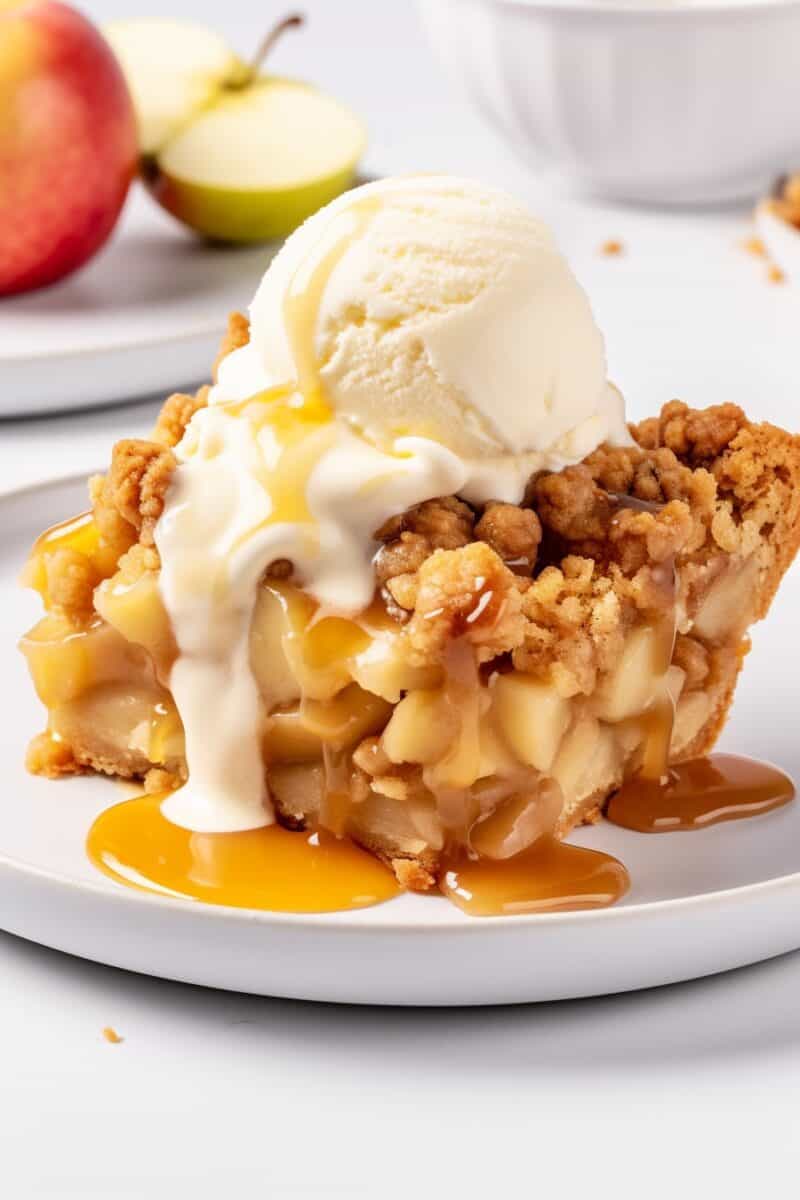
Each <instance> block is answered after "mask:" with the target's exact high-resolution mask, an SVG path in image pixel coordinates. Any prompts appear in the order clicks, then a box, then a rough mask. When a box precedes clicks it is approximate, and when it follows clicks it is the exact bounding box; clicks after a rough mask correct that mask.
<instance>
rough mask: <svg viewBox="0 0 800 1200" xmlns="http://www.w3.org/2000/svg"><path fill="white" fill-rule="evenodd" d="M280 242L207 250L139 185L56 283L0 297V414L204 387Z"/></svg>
mask: <svg viewBox="0 0 800 1200" xmlns="http://www.w3.org/2000/svg"><path fill="white" fill-rule="evenodd" d="M276 248H277V244H276V245H273V246H249V247H240V248H239V247H234V248H232V247H229V246H228V247H221V246H211V245H209V244H207V243H204V242H202V241H200V240H199V239H198V238H196V237H194V235H192V234H191V233H189V232H188V231H187V230H186V229H184V228H183V227H182V226H181V225H179V224H178V223H177V222H176V221H173V220H172V219H171V218H170V217H168V216H167V215H166V214H165V213H164V212H162V211H161V209H159V208H158V206H157V205H156V204H155V202H154V201H152V200H150V199H149V197H148V196H146V195H145V194H144V192H143V191H142V190H141V188H140V187H139V186H138V185H136V186H135V187H134V189H133V191H132V193H131V196H130V198H129V200H128V204H127V206H126V210H125V213H124V215H123V217H122V220H121V222H120V225H119V227H118V228H117V230H116V231H115V233H114V235H113V237H112V239H111V241H110V242H109V244H108V245H107V246H106V247H105V248H104V249H103V250H102V251H101V252H100V254H98V256H97V257H96V258H95V259H93V260H92V261H91V262H90V263H89V264H88V266H87V267H85V268H84V269H83V270H82V271H78V272H77V273H76V274H75V275H71V276H70V277H69V278H68V279H65V280H63V281H62V282H61V283H57V284H55V285H54V286H53V287H50V288H44V289H42V290H41V291H37V292H30V293H29V294H27V295H23V296H12V297H8V298H6V299H2V300H0V384H1V385H2V386H0V417H11V416H28V415H30V414H33V413H42V412H53V411H56V410H62V409H74V408H88V407H94V406H96V405H100V404H109V403H112V402H114V401H120V400H130V399H134V398H138V397H142V396H147V395H151V394H154V393H159V394H161V395H166V394H167V393H169V392H171V391H175V390H177V389H181V388H186V387H189V386H191V385H192V384H195V385H196V384H198V383H200V382H202V381H203V380H205V379H207V378H208V372H209V367H210V365H211V363H212V361H213V359H214V355H215V354H216V352H217V347H218V345H219V340H220V337H221V335H222V333H223V331H224V328H225V321H226V316H227V313H228V312H229V311H230V310H231V309H233V308H242V307H243V306H244V305H246V304H248V303H249V301H250V298H251V296H252V294H253V292H254V291H255V289H256V286H257V285H258V282H259V280H260V279H261V276H262V275H263V273H264V271H265V269H266V267H267V264H268V263H269V261H270V259H271V258H272V257H273V255H274V254H275V251H276Z"/></svg>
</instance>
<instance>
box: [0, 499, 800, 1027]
mask: <svg viewBox="0 0 800 1200" xmlns="http://www.w3.org/2000/svg"><path fill="white" fill-rule="evenodd" d="M85 501H86V492H85V486H84V484H83V483H82V482H81V481H76V480H67V481H64V482H58V483H52V484H47V485H45V486H41V487H36V488H31V489H27V490H25V491H21V492H17V493H13V494H10V495H7V496H5V497H2V498H0V527H2V529H3V531H4V537H3V542H2V544H1V545H0V709H1V710H2V712H3V721H2V722H0V761H2V762H3V764H4V771H5V778H4V787H3V802H2V804H1V805H0V926H2V927H3V928H4V929H6V930H8V931H9V932H10V933H15V934H18V935H20V936H22V937H25V938H29V939H31V940H32V941H36V942H40V943H41V944H42V945H45V946H52V947H55V948H56V949H59V950H65V951H68V952H69V953H71V954H77V955H80V956H82V957H84V958H89V959H94V960H96V961H98V962H103V963H108V964H110V965H112V966H118V967H125V968H127V969H129V970H133V971H139V972H142V973H144V974H148V975H158V976H163V977H165V978H169V979H178V980H183V981H185V982H188V983H197V984H204V985H207V986H210V987H219V988H227V989H231V990H235V991H244V992H254V993H259V994H263V995H270V996H287V997H297V998H301V999H310V1000H329V1001H345V1002H351V1003H360V1004H407V1005H465V1004H502V1003H514V1002H522V1001H529V1000H554V999H562V998H568V997H576V996H590V995H599V994H603V993H608V992H619V991H627V990H631V989H634V988H643V987H650V986H653V985H656V984H664V983H673V982H676V981H678V980H682V979H690V978H694V977H697V976H700V975H708V974H713V973H715V972H718V971H725V970H727V969H729V968H731V967H738V966H743V965H744V964H746V963H752V962H756V961H759V960H760V959H764V958H769V957H772V956H773V955H776V954H781V953H783V952H785V951H787V950H793V949H796V948H798V947H800V920H798V913H800V804H798V803H794V804H791V805H789V806H788V807H787V808H785V809H782V810H779V811H778V812H775V813H772V814H770V815H768V816H765V817H761V818H757V819H754V820H750V821H741V822H731V823H729V824H725V825H719V826H716V827H715V828H712V829H708V830H704V831H703V832H701V833H684V834H669V835H660V836H646V835H640V834H635V833H632V832H630V831H627V830H623V829H618V828H615V827H614V826H612V825H604V824H602V825H599V826H596V827H594V828H592V829H586V830H582V831H580V832H579V833H578V834H576V835H575V837H574V840H575V841H576V842H580V843H581V844H583V845H591V846H596V847H598V848H600V849H604V850H608V851H609V852H611V853H612V854H615V855H617V856H618V857H619V858H621V859H622V860H623V861H624V862H625V863H626V865H627V867H628V869H629V871H630V874H631V878H632V881H633V886H632V889H631V892H630V894H629V895H628V896H627V897H626V898H625V900H624V901H623V902H622V903H621V904H620V905H619V906H618V907H617V908H613V909H605V910H602V911H597V912H579V913H562V914H555V915H548V916H527V917H525V916H522V917H503V918H496V919H470V918H468V917H466V916H465V915H464V914H463V913H461V912H459V911H458V910H457V909H455V908H453V907H452V906H451V905H449V904H448V903H447V902H446V901H444V900H443V899H441V898H439V897H422V896H410V895H407V896H403V897H401V898H400V899H398V900H394V901H391V902H390V903H388V904H384V905H381V906H378V907H375V908H370V909H362V910H360V911H357V912H354V913H341V914H331V915H328V914H326V915H320V916H305V915H302V916H293V915H284V914H280V913H264V912H249V911H245V910H241V909H225V908H214V907H209V906H204V905H202V904H198V903H194V902H190V901H181V900H171V899H162V898H160V897H155V896H149V895H146V894H144V893H141V892H135V891H131V890H128V889H126V888H123V887H119V886H116V885H114V884H113V883H112V882H110V881H109V880H107V879H105V878H104V877H103V876H101V875H99V874H98V873H97V872H96V871H95V870H94V868H93V867H92V865H91V864H90V862H89V861H88V859H87V857H86V854H85V852H84V840H85V837H86V832H87V830H88V828H89V825H90V824H91V822H92V820H93V819H94V817H95V816H96V815H97V813H98V812H100V811H101V810H102V809H103V808H105V807H107V806H108V805H109V804H113V803H116V802H118V801H119V799H120V798H121V794H122V793H121V791H120V788H119V786H118V785H115V784H113V783H111V782H109V781H107V780H102V779H74V780H70V781H65V782H61V783H51V782H49V781H47V780H43V779H35V778H32V777H31V776H29V775H27V774H26V772H25V770H24V767H23V755H24V750H25V743H26V742H27V740H28V738H29V737H30V736H31V734H33V733H35V732H36V731H37V730H38V729H40V728H41V726H42V724H43V714H42V712H41V709H40V706H39V704H38V702H37V701H36V698H35V696H34V695H33V691H32V688H31V686H30V683H29V680H28V678H27V673H26V670H25V667H24V664H23V661H22V658H21V655H20V654H19V653H18V652H17V650H16V648H15V640H16V638H17V637H18V636H19V634H20V633H21V632H22V631H23V630H24V629H25V628H26V627H27V626H28V625H29V624H30V623H31V622H32V621H33V620H35V618H36V615H37V611H38V603H37V598H36V597H35V596H33V595H32V594H30V593H25V592H23V591H21V590H20V589H19V587H18V585H17V582H16V580H17V575H18V572H19V569H20V567H21V565H22V562H23V560H24V557H25V554H26V552H27V549H28V547H29V545H30V543H31V541H32V540H33V538H34V536H35V535H36V534H37V533H38V532H40V531H41V530H42V529H43V528H44V527H45V526H47V525H50V524H52V523H53V522H55V521H57V520H59V519H61V518H63V517H64V516H67V515H69V514H70V513H73V512H78V511H79V510H81V509H82V508H84V507H85ZM798 605H800V571H798V570H797V569H796V568H795V570H794V571H793V572H792V574H791V575H790V577H789V578H788V579H787V580H786V582H785V585H784V588H783V590H782V592H781V593H780V595H779V598H778V601H777V602H776V604H775V606H774V609H773V612H772V614H771V615H770V618H769V620H768V622H767V623H766V624H764V625H763V626H761V627H758V628H757V629H756V631H755V637H754V649H753V653H752V654H751V655H750V656H749V657H748V660H747V665H746V668H745V671H744V675H743V680H742V684H741V686H740V689H739V694H738V696H737V701H736V706H735V711H734V714H733V717H732V719H731V721H730V723H729V725H728V727H727V729H726V732H725V736H724V738H723V745H724V746H726V747H727V748H728V749H732V750H736V751H738V752H740V753H748V754H753V755H756V756H759V757H762V758H766V759H769V760H771V761H773V762H776V763H778V764H779V765H780V766H782V767H783V768H785V769H786V770H788V771H789V772H791V773H792V774H793V776H794V778H795V779H800V741H798V739H797V736H796V732H795V730H794V723H793V722H790V721H788V720H787V719H786V717H785V714H787V713H791V712H793V711H794V709H795V707H796V697H797V692H796V688H797V683H796V678H795V673H794V672H793V670H792V669H791V665H792V664H794V663H796V662H797V660H798V648H799V646H798V633H797V623H796V619H795V614H796V612H797V609H798Z"/></svg>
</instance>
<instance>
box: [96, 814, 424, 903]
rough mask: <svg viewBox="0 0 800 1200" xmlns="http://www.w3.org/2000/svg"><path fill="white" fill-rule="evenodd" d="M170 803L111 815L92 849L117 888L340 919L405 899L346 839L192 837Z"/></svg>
mask: <svg viewBox="0 0 800 1200" xmlns="http://www.w3.org/2000/svg"><path fill="white" fill-rule="evenodd" d="M163 800H164V796H163V795H152V796H138V797H137V798H136V799H134V800H126V801H125V802H124V803H122V804H116V805H114V807H113V808H109V809H106V811H105V812H103V813H101V814H100V816H99V817H98V818H97V820H96V821H95V823H94V824H93V825H92V828H91V829H90V830H89V836H88V838H87V842H86V848H87V852H88V855H89V858H90V859H91V861H92V862H93V863H94V865H95V866H96V867H98V868H99V869H100V870H101V871H102V872H103V873H104V874H105V875H108V876H110V877H111V878H112V879H114V880H115V881H116V882H117V883H124V884H127V886H128V887H135V888H139V889H141V890H143V891H148V892H157V893H159V894H160V895H163V896H178V897H182V898H184V899H190V900H202V901H204V902H205V903H206V904H224V905H228V906H231V907H233V908H256V909H265V910H267V911H269V912H294V913H311V912H341V911H344V910H346V909H352V908H366V907H368V906H369V905H371V904H380V903H381V902H382V901H384V900H390V899H391V898H392V897H393V896H397V895H399V894H400V891H401V888H400V886H399V885H398V883H397V882H396V880H395V878H394V876H393V875H392V873H391V871H389V870H388V868H387V867H384V866H383V864H382V863H380V862H378V860H377V859H376V858H373V856H372V855H371V854H368V853H367V852H366V850H361V849H359V848H358V846H355V845H354V844H353V843H352V842H351V841H348V840H347V839H346V838H336V837H333V835H331V834H327V833H325V832H317V833H308V832H306V833H292V832H290V831H289V830H288V829H284V828H283V827H282V826H280V825H268V826H266V827H265V828H261V829H253V830H248V831H247V832H246V833H192V832H191V831H190V830H188V829H182V828H181V827H180V826H178V825H173V824H172V822H171V821H168V820H167V818H166V817H165V816H164V815H163V813H162V812H161V804H162V801H163Z"/></svg>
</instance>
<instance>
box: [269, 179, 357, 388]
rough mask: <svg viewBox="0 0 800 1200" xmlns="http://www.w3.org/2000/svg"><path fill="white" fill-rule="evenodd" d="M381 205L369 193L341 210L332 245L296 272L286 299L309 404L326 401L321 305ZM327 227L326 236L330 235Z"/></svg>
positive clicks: (286, 319)
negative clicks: (320, 351) (330, 283)
mask: <svg viewBox="0 0 800 1200" xmlns="http://www.w3.org/2000/svg"><path fill="white" fill-rule="evenodd" d="M380 207H381V200H380V198H379V197H377V196H369V197H366V198H364V199H362V200H360V201H358V202H356V203H354V204H351V205H350V206H349V207H348V208H347V209H345V210H343V211H342V212H341V213H339V214H338V215H337V216H336V218H335V219H334V221H333V222H332V231H333V235H334V236H333V237H332V238H331V244H330V248H329V249H328V250H327V252H326V253H325V254H324V255H323V256H322V257H321V259H320V260H319V262H317V263H316V264H315V266H314V267H313V269H312V270H310V271H309V270H308V269H307V268H305V267H301V268H300V269H299V270H298V271H297V272H296V273H295V275H294V276H293V278H292V280H291V282H290V284H289V289H288V293H287V295H286V299H285V300H284V303H283V322H284V327H285V329H286V336H287V338H288V341H289V347H290V350H291V354H292V359H293V361H294V368H295V372H296V375H297V379H296V382H297V386H298V388H299V391H300V394H301V395H302V397H303V403H304V404H306V405H325V404H326V398H325V390H324V387H323V384H322V380H321V379H320V374H319V362H318V361H317V352H316V345H315V341H316V333H317V322H318V319H319V311H320V306H321V304H322V298H323V295H324V292H325V288H326V287H327V285H328V281H329V280H330V277H331V275H332V274H333V272H334V270H335V268H336V267H337V265H338V264H339V262H340V260H341V259H342V258H343V257H344V255H345V254H346V253H347V251H348V250H349V249H350V247H351V246H352V245H353V243H354V242H355V241H356V240H357V239H358V238H359V237H361V235H362V234H363V233H364V231H365V229H366V228H367V226H368V225H369V224H370V222H371V221H372V220H373V218H374V217H375V216H376V214H377V213H378V211H379V209H380ZM330 232H331V231H330V230H326V236H330Z"/></svg>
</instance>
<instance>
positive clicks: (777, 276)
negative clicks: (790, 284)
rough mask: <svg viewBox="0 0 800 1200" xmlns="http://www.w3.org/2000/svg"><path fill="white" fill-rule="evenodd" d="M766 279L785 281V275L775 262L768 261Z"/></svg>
mask: <svg viewBox="0 0 800 1200" xmlns="http://www.w3.org/2000/svg"><path fill="white" fill-rule="evenodd" d="M767 279H768V280H769V281H770V283H785V282H786V276H785V275H784V273H783V271H782V270H781V269H780V267H779V266H777V264H776V263H770V265H769V269H768V270H767Z"/></svg>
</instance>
